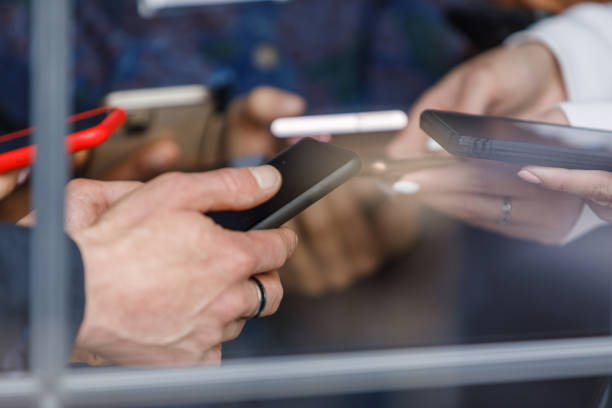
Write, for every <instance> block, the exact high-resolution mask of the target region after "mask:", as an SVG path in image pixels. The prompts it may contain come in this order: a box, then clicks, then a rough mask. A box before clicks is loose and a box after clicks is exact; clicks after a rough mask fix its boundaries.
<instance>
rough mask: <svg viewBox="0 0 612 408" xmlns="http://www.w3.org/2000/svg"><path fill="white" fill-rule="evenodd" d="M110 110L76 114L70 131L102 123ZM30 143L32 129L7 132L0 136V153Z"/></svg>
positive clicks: (78, 130) (74, 131)
mask: <svg viewBox="0 0 612 408" xmlns="http://www.w3.org/2000/svg"><path fill="white" fill-rule="evenodd" d="M110 113H111V111H110V110H109V111H104V112H98V113H95V114H91V115H89V114H88V113H87V112H85V113H83V114H79V115H76V117H77V118H78V119H76V120H71V121H70V126H69V132H70V133H76V132H80V131H82V130H86V129H90V128H93V127H95V126H97V125H98V124H100V123H102V121H104V119H106V117H107V116H108V115H110ZM31 144H32V129H31V128H30V129H23V130H20V131H17V132H13V133H8V134H6V135H3V136H0V154H2V153H8V152H11V151H13V150H17V149H20V148H23V147H28V146H30V145H31Z"/></svg>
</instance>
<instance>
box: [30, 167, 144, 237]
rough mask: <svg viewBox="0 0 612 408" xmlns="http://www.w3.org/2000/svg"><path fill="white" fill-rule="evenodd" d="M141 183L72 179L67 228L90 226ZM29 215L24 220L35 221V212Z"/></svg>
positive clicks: (66, 202) (67, 197)
mask: <svg viewBox="0 0 612 408" xmlns="http://www.w3.org/2000/svg"><path fill="white" fill-rule="evenodd" d="M141 185H142V183H139V182H136V181H114V182H110V181H106V182H105V181H95V180H85V179H75V180H72V181H71V182H70V183H68V185H67V186H66V193H65V206H66V211H65V214H66V221H65V223H66V225H65V228H66V230H67V231H68V232H73V231H78V230H80V229H83V228H86V227H89V226H90V225H92V224H93V223H95V222H96V221H97V220H98V218H99V217H100V216H101V215H102V214H103V213H104V212H105V211H106V210H108V209H109V208H110V207H111V206H112V205H113V204H114V203H115V202H116V201H118V200H119V199H121V198H122V197H124V196H125V195H127V194H129V193H131V192H132V191H134V190H135V189H137V188H138V187H140V186H141ZM29 217H30V218H29V219H24V220H23V222H34V221H35V215H34V213H31V214H30V216H29Z"/></svg>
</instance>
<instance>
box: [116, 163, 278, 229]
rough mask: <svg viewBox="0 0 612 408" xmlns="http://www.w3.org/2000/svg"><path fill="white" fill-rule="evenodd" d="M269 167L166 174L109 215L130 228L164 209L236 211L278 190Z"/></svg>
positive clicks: (253, 205)
mask: <svg viewBox="0 0 612 408" xmlns="http://www.w3.org/2000/svg"><path fill="white" fill-rule="evenodd" d="M280 185H281V175H280V173H279V172H278V170H277V169H276V168H274V167H272V166H269V165H266V166H258V167H249V168H226V169H221V170H216V171H210V172H205V173H167V174H164V175H161V176H159V177H157V178H155V179H154V180H152V181H150V182H149V183H146V184H145V185H144V186H143V187H142V188H140V189H138V190H137V191H135V192H134V193H133V194H131V195H129V196H127V197H126V198H125V199H124V200H122V201H121V202H119V203H117V205H116V206H115V207H114V208H113V209H112V210H111V212H112V213H111V215H109V216H112V215H113V214H114V215H117V220H116V221H117V222H118V223H121V224H123V225H130V224H131V223H132V222H133V220H134V219H139V218H141V217H142V216H143V215H145V214H146V213H149V212H152V211H159V210H160V209H167V210H188V211H197V212H202V213H206V212H209V211H223V210H231V211H239V210H245V209H248V208H252V207H255V206H257V205H259V204H261V203H263V202H265V201H267V200H269V199H270V198H271V197H272V196H274V194H276V192H277V191H278V189H279V188H280Z"/></svg>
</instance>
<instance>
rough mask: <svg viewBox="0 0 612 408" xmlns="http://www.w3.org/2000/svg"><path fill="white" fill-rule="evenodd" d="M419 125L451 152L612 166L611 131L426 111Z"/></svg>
mask: <svg viewBox="0 0 612 408" xmlns="http://www.w3.org/2000/svg"><path fill="white" fill-rule="evenodd" d="M421 128H422V129H423V130H424V131H425V132H426V133H427V134H428V135H429V136H431V137H432V138H434V139H435V140H436V141H437V142H438V143H440V145H442V147H444V149H445V150H446V151H448V152H449V153H452V154H453V155H456V156H461V157H469V158H477V159H486V160H497V161H502V162H508V163H518V164H532V165H540V166H549V167H561V168H566V169H578V170H607V171H612V132H608V131H604V130H597V129H585V128H579V127H572V126H564V125H555V124H550V123H542V122H532V121H525V120H518V119H511V118H501V117H493V116H479V115H467V114H463V113H457V112H445V111H437V110H427V111H425V112H423V114H422V115H421Z"/></svg>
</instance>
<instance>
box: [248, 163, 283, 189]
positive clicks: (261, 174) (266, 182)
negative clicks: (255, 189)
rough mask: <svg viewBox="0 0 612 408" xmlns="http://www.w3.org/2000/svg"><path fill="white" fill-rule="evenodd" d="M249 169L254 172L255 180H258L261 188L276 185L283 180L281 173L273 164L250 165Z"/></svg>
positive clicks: (269, 187)
mask: <svg viewBox="0 0 612 408" xmlns="http://www.w3.org/2000/svg"><path fill="white" fill-rule="evenodd" d="M249 170H250V171H251V174H253V177H255V180H257V184H258V185H259V188H261V189H262V190H268V189H271V188H273V187H276V186H277V185H278V184H280V182H281V175H280V173H279V172H278V170H276V168H274V167H272V166H269V165H266V166H259V167H250V168H249Z"/></svg>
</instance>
